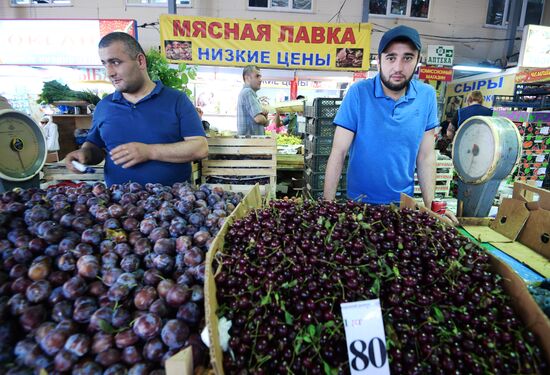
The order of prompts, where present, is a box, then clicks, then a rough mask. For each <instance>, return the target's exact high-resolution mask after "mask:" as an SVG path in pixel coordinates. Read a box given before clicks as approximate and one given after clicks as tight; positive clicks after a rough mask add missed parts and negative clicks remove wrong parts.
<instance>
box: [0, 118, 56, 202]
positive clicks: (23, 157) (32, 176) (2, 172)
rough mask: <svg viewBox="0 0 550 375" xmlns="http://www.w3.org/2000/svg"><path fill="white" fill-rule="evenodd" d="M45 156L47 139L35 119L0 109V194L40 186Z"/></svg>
mask: <svg viewBox="0 0 550 375" xmlns="http://www.w3.org/2000/svg"><path fill="white" fill-rule="evenodd" d="M46 154H47V149H46V139H45V138H44V134H43V133H42V130H41V129H40V126H39V125H38V124H37V123H36V122H34V120H33V119H31V118H30V117H29V116H27V115H25V114H23V113H21V112H17V111H14V110H11V109H4V110H0V192H4V191H8V190H11V189H13V188H15V187H21V188H29V187H39V172H40V170H41V169H42V167H43V166H44V163H45V162H46Z"/></svg>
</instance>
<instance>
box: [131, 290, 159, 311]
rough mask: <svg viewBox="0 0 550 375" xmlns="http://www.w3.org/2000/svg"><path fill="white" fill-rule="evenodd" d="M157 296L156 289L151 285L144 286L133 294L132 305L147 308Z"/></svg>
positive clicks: (141, 308)
mask: <svg viewBox="0 0 550 375" xmlns="http://www.w3.org/2000/svg"><path fill="white" fill-rule="evenodd" d="M156 298H157V290H156V289H155V288H154V287H152V286H144V287H142V288H140V289H139V290H137V291H136V294H135V295H134V306H135V307H136V308H137V309H138V310H147V309H149V307H150V306H151V304H152V303H153V302H154V301H155V299H156Z"/></svg>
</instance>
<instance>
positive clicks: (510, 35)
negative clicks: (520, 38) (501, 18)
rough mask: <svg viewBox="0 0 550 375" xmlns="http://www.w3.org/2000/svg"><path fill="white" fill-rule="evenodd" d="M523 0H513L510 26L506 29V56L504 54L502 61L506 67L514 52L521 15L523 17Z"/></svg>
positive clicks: (510, 10)
mask: <svg viewBox="0 0 550 375" xmlns="http://www.w3.org/2000/svg"><path fill="white" fill-rule="evenodd" d="M522 5H523V1H522V0H511V1H510V8H509V14H510V17H508V20H509V21H508V28H507V29H506V39H507V40H506V48H504V51H503V52H504V56H502V63H503V65H504V67H506V64H507V62H508V57H509V56H512V54H513V53H514V40H515V39H516V31H517V29H518V25H519V17H521V6H522Z"/></svg>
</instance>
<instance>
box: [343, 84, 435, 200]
mask: <svg viewBox="0 0 550 375" xmlns="http://www.w3.org/2000/svg"><path fill="white" fill-rule="evenodd" d="M437 118H438V117H437V102H436V95H435V90H434V89H433V87H432V86H430V85H427V84H425V83H422V82H419V81H416V80H412V81H411V82H410V84H409V88H408V89H407V92H406V93H405V95H404V96H402V97H401V98H399V100H397V101H395V100H393V99H392V98H390V97H388V96H386V95H385V94H384V91H383V89H382V82H381V81H380V75H377V76H375V77H374V78H371V79H367V80H362V81H359V82H357V83H355V84H354V85H352V86H351V87H350V89H349V91H348V93H347V94H346V96H345V97H344V100H343V101H342V105H341V106H340V108H339V110H338V113H337V114H336V117H335V119H334V124H335V125H336V126H341V127H343V128H345V129H348V130H350V131H352V132H354V133H355V137H354V139H353V142H352V144H351V147H350V150H349V162H348V170H347V195H348V198H350V199H360V200H362V201H364V202H368V203H375V204H387V203H391V202H398V201H399V198H400V193H402V192H403V193H406V194H408V195H411V196H412V194H413V192H414V170H415V167H416V156H417V154H418V150H419V148H420V143H421V141H422V138H423V137H424V133H425V132H426V131H428V130H430V129H433V128H435V127H436V126H438V125H439V122H438V120H437Z"/></svg>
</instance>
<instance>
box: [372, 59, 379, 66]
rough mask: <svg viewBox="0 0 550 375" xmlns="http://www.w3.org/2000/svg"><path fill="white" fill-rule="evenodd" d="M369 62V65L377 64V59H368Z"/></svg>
mask: <svg viewBox="0 0 550 375" xmlns="http://www.w3.org/2000/svg"><path fill="white" fill-rule="evenodd" d="M370 64H371V65H378V61H377V60H371V61H370Z"/></svg>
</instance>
